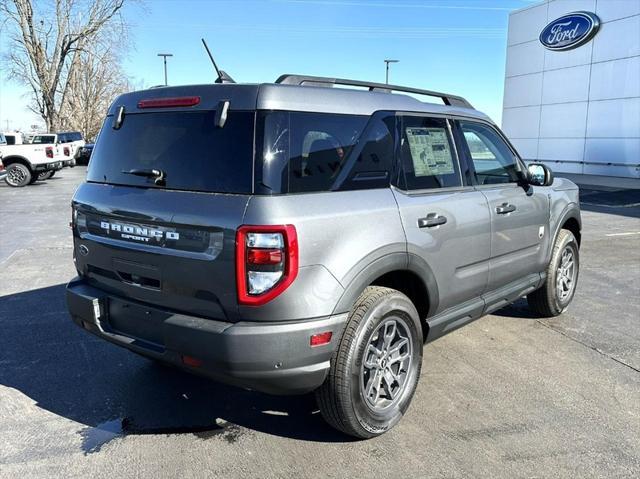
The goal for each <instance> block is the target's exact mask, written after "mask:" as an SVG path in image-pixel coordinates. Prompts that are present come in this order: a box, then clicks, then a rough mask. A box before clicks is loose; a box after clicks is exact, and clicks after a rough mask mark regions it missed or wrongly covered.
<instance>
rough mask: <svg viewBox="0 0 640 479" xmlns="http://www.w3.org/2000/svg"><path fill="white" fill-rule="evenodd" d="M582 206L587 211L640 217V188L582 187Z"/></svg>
mask: <svg viewBox="0 0 640 479" xmlns="http://www.w3.org/2000/svg"><path fill="white" fill-rule="evenodd" d="M580 207H581V208H582V209H583V210H585V211H594V212H596V213H607V214H612V215H619V216H628V217H631V218H640V189H639V190H630V189H594V188H593V187H591V188H590V187H588V186H581V187H580Z"/></svg>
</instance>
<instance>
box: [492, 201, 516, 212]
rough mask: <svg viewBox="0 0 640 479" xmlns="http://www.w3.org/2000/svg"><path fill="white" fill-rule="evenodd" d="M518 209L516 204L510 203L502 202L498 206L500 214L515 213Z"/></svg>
mask: <svg viewBox="0 0 640 479" xmlns="http://www.w3.org/2000/svg"><path fill="white" fill-rule="evenodd" d="M515 210H516V206H515V205H510V204H509V203H502V204H501V205H500V206H497V207H496V213H498V214H499V215H506V214H508V213H513V212H514V211H515Z"/></svg>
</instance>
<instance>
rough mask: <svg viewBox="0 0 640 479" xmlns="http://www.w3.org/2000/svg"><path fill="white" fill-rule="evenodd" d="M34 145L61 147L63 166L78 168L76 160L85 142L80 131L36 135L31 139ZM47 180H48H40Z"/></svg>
mask: <svg viewBox="0 0 640 479" xmlns="http://www.w3.org/2000/svg"><path fill="white" fill-rule="evenodd" d="M31 143H33V144H41V145H56V146H59V147H60V153H61V155H62V166H70V167H71V168H73V167H74V166H76V159H77V158H78V156H79V154H80V149H81V148H82V147H83V146H84V144H85V141H84V139H83V138H82V133H80V132H78V131H68V132H64V133H36V134H35V135H34V136H33V138H32V139H31ZM40 179H46V178H42V177H41V178H40Z"/></svg>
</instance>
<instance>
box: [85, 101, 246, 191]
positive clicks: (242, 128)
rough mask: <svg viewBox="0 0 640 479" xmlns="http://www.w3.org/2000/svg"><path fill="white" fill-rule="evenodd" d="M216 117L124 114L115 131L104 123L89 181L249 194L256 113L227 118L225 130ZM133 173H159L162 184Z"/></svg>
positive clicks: (209, 114)
mask: <svg viewBox="0 0 640 479" xmlns="http://www.w3.org/2000/svg"><path fill="white" fill-rule="evenodd" d="M215 114H216V112H215V111H194V112H185V111H176V112H154V113H135V114H126V115H125V117H124V121H123V123H122V126H121V127H120V128H119V129H117V130H116V129H114V128H113V127H112V122H113V117H107V119H106V121H105V123H104V126H103V128H102V131H101V132H100V139H99V141H98V142H97V143H96V145H95V148H94V150H93V153H92V156H91V163H90V165H89V170H88V172H87V180H88V181H91V182H96V183H109V184H117V185H130V186H138V187H146V188H166V189H177V190H190V191H206V192H218V193H251V192H252V183H253V132H254V121H255V113H254V112H242V111H240V112H230V113H229V115H228V118H227V121H226V123H225V125H224V127H223V128H219V127H217V126H216V122H215ZM134 170H146V171H150V170H158V171H161V172H163V173H164V182H160V183H159V184H156V182H155V181H154V179H155V178H154V177H153V176H152V175H151V176H149V175H147V176H139V175H136V174H131V172H132V171H134Z"/></svg>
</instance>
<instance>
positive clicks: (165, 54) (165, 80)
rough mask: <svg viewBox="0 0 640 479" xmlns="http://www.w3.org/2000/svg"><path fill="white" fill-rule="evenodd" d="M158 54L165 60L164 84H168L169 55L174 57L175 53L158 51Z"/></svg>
mask: <svg viewBox="0 0 640 479" xmlns="http://www.w3.org/2000/svg"><path fill="white" fill-rule="evenodd" d="M158 56H159V57H162V59H163V60H164V86H167V85H168V83H167V57H172V56H173V53H158Z"/></svg>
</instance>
